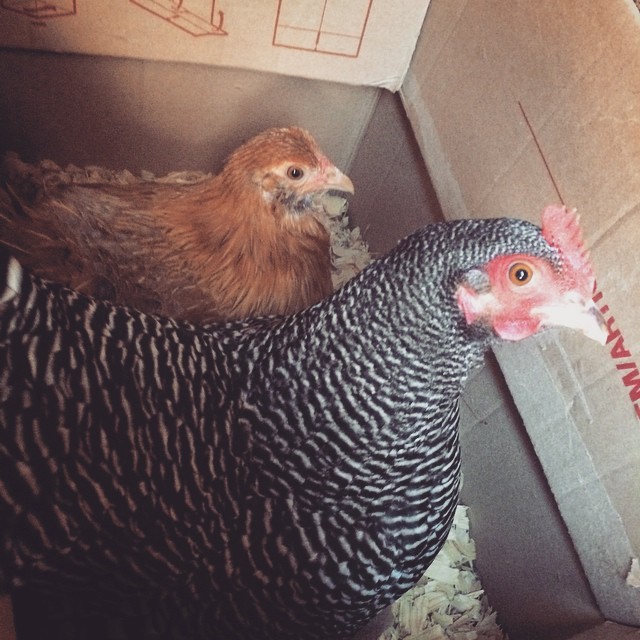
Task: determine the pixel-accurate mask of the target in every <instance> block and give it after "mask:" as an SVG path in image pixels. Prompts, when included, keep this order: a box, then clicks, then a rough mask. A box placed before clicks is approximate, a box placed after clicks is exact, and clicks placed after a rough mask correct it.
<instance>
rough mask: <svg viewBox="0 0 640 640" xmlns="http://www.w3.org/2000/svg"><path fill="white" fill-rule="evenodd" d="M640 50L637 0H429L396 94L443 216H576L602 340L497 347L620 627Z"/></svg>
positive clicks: (634, 352)
mask: <svg viewBox="0 0 640 640" xmlns="http://www.w3.org/2000/svg"><path fill="white" fill-rule="evenodd" d="M638 51H640V13H639V11H638V8H637V7H636V6H635V5H634V4H633V2H632V1H631V0H610V1H607V2H594V3H590V4H589V8H588V10H586V11H585V6H584V4H583V3H581V2H579V1H578V0H567V1H566V2H562V3H557V2H554V1H553V0H539V1H538V2H535V3H516V2H511V1H510V0H498V1H495V2H491V3H473V2H464V1H462V0H433V2H432V3H431V5H430V8H429V12H428V15H427V19H426V21H425V28H424V30H423V33H422V35H421V37H420V39H419V42H418V45H417V49H416V54H415V56H414V60H413V62H412V65H411V68H410V71H409V73H408V74H407V79H406V81H405V83H404V85H403V87H402V89H401V95H402V98H403V101H404V103H405V105H406V108H407V112H408V114H409V117H410V119H411V121H412V125H413V127H414V130H415V131H416V136H417V139H418V142H419V144H420V145H421V149H422V152H423V155H424V157H425V161H426V163H427V166H428V168H429V170H430V173H431V176H432V179H433V183H434V187H435V189H436V192H437V193H438V196H439V198H440V201H441V204H442V208H443V211H444V214H445V216H447V217H449V218H455V217H465V216H472V217H490V216H499V215H508V216H517V217H526V218H529V219H530V220H532V221H534V222H536V223H539V222H540V212H541V211H542V209H543V207H544V206H546V205H547V204H550V203H553V202H565V203H566V204H567V205H568V206H570V207H576V208H577V209H578V211H579V212H580V213H581V215H582V225H583V229H584V232H585V236H586V241H587V245H588V246H590V247H591V255H592V261H593V263H594V266H595V269H596V274H597V276H598V291H597V292H596V296H595V299H596V301H597V303H598V305H599V306H600V308H601V309H602V311H603V313H604V314H605V317H606V318H607V320H608V322H609V326H610V329H611V334H610V337H609V342H608V344H607V346H606V347H600V346H599V345H597V344H595V343H591V342H590V341H588V340H586V339H584V338H583V337H582V336H576V335H570V334H565V333H562V335H560V333H558V335H557V337H556V338H553V339H547V338H546V337H545V339H544V340H538V341H531V343H530V344H529V343H528V344H519V345H517V348H514V349H512V350H511V349H507V348H505V349H503V350H500V351H499V352H498V353H499V361H500V365H501V368H502V369H503V372H504V374H505V378H506V379H507V381H508V384H509V386H510V388H511V390H512V392H513V396H514V399H515V400H516V404H517V405H518V409H519V411H520V412H521V414H522V417H523V420H524V422H525V424H526V425H527V428H528V430H529V432H530V436H531V439H532V441H533V442H534V444H536V450H537V453H538V455H539V456H540V460H541V463H542V466H543V468H544V469H545V472H546V474H547V478H548V481H549V484H550V487H551V489H552V491H553V493H554V496H555V498H556V500H557V502H558V505H559V507H560V510H561V512H562V513H563V516H564V518H565V522H566V524H567V526H568V528H569V532H570V534H571V536H572V539H573V541H574V544H575V546H576V550H577V552H578V554H579V556H580V558H581V561H582V564H583V565H584V569H585V573H586V574H587V576H588V577H589V579H590V583H591V588H592V589H593V591H594V594H595V595H596V598H597V600H598V603H599V606H600V607H601V609H602V612H603V613H604V614H605V615H606V616H608V617H609V618H611V619H613V620H616V621H619V622H623V623H627V624H640V592H639V591H638V589H637V588H633V587H630V586H629V585H627V584H626V582H625V578H626V576H627V574H628V573H629V571H630V569H631V566H632V560H633V559H634V558H635V557H638V556H639V555H640V513H639V510H638V499H637V496H638V495H640V368H639V364H640V306H639V305H638V293H637V292H638V283H639V282H640V257H639V256H640V254H639V253H638V250H637V248H638V246H639V245H640V224H639V222H640V171H638V158H639V157H640V101H639V100H638V96H639V95H640V58H639V57H638ZM548 340H551V341H548ZM551 408H553V409H551ZM558 413H559V415H558V416H556V414H558Z"/></svg>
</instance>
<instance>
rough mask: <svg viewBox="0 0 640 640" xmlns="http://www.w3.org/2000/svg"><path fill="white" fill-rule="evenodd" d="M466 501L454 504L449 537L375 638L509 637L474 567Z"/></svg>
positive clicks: (501, 639) (490, 639)
mask: <svg viewBox="0 0 640 640" xmlns="http://www.w3.org/2000/svg"><path fill="white" fill-rule="evenodd" d="M475 558H476V550H475V544H474V542H473V540H472V539H471V537H470V535H469V518H468V515H467V507H463V506H459V507H458V508H457V510H456V514H455V518H454V522H453V526H452V527H451V531H450V533H449V537H448V538H447V541H446V542H445V544H444V547H442V550H441V551H440V553H439V554H438V555H437V556H436V559H435V560H434V561H433V563H432V565H431V566H430V567H429V569H427V571H426V573H425V574H424V576H423V577H422V578H421V579H420V581H419V582H418V584H417V585H416V586H415V587H413V589H410V590H409V591H407V593H405V594H404V595H403V596H402V597H401V598H400V599H399V600H397V601H396V602H395V604H394V605H393V607H392V615H393V622H392V623H391V624H390V626H389V627H388V628H387V629H386V630H385V631H384V632H383V633H382V634H381V635H380V636H379V637H378V640H404V639H407V640H508V638H507V635H506V634H505V633H504V632H503V631H502V629H501V628H500V627H499V625H498V623H497V622H496V612H495V611H493V610H492V609H491V607H490V606H489V603H488V601H487V597H486V595H485V593H484V591H483V589H482V585H481V584H480V579H479V578H478V576H477V574H476V573H475V570H474V567H473V562H474V560H475Z"/></svg>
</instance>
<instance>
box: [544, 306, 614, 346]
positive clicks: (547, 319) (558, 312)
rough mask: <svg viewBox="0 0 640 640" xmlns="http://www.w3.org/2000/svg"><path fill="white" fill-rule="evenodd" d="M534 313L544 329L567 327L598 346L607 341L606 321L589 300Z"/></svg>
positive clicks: (607, 328) (546, 307) (607, 329)
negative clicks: (593, 341)
mask: <svg viewBox="0 0 640 640" xmlns="http://www.w3.org/2000/svg"><path fill="white" fill-rule="evenodd" d="M535 313H537V314H539V315H540V316H541V317H542V324H543V325H544V326H546V327H567V328H569V329H575V330H576V331H580V332H581V333H583V334H584V335H585V336H587V337H588V338H591V339H593V340H595V341H596V342H599V343H600V344H605V343H606V341H607V337H608V335H609V327H608V326H607V321H606V320H605V318H604V316H603V315H602V313H600V310H599V309H598V307H596V305H595V303H594V302H593V300H591V299H589V300H586V301H576V300H571V301H567V302H565V303H564V304H551V305H547V306H543V307H538V308H537V309H536V311H535Z"/></svg>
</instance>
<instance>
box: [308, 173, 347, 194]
mask: <svg viewBox="0 0 640 640" xmlns="http://www.w3.org/2000/svg"><path fill="white" fill-rule="evenodd" d="M308 189H309V191H339V192H341V193H354V188H353V182H351V179H350V178H349V176H347V175H345V174H344V173H342V171H340V169H338V168H337V167H328V168H327V169H325V170H324V171H323V172H322V173H321V174H320V175H319V176H318V179H317V180H315V181H314V182H313V183H312V184H309V185H308Z"/></svg>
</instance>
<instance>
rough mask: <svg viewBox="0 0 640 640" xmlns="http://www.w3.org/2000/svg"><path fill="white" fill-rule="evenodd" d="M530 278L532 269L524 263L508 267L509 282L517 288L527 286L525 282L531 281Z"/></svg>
mask: <svg viewBox="0 0 640 640" xmlns="http://www.w3.org/2000/svg"><path fill="white" fill-rule="evenodd" d="M532 276H533V269H532V268H531V265H528V264H526V263H524V262H515V263H514V264H512V265H511V266H510V267H509V280H511V282H512V283H513V284H517V285H518V286H522V285H523V284H527V282H529V281H530V280H531V278H532Z"/></svg>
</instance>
